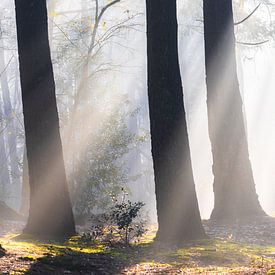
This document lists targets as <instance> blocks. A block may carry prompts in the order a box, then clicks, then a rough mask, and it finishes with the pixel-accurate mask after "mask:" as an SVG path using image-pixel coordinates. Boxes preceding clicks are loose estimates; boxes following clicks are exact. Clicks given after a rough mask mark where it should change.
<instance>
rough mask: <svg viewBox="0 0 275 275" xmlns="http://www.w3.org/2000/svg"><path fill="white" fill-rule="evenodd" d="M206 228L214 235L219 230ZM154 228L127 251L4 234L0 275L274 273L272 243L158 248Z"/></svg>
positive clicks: (227, 238)
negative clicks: (4, 251) (8, 274)
mask: <svg viewBox="0 0 275 275" xmlns="http://www.w3.org/2000/svg"><path fill="white" fill-rule="evenodd" d="M209 228H210V227H209ZM209 228H208V229H207V230H208V231H209V230H211V232H212V233H213V234H214V233H215V230H216V234H217V231H218V230H219V229H218V227H216V229H215V230H214V229H213V228H212V229H209ZM156 229H157V228H156V226H155V225H151V226H150V227H149V231H148V233H147V234H146V235H145V236H144V237H143V238H142V239H141V241H140V242H139V243H136V244H135V243H133V244H132V245H131V246H129V247H125V246H123V245H119V244H117V245H112V246H111V245H109V244H108V243H100V242H96V243H94V244H92V245H84V244H83V243H81V241H80V237H78V236H76V237H73V238H71V239H70V240H69V241H67V242H66V243H58V242H53V241H51V240H44V241H41V240H40V241H38V240H36V239H35V238H33V237H31V236H28V235H18V234H17V235H16V234H11V235H6V236H4V237H2V238H1V239H0V243H1V244H2V246H3V248H4V249H5V250H6V254H5V255H3V256H2V257H1V258H0V270H1V272H3V273H5V272H10V273H11V274H13V273H15V274H48V273H51V272H55V273H56V274H64V273H68V274H90V273H91V272H95V274H178V273H179V274H182V273H183V274H199V273H205V272H209V273H210V274H228V273H232V272H234V273H235V274H267V272H269V274H274V273H272V272H274V268H275V246H274V244H273V246H272V245H268V244H265V245H252V244H245V243H242V242H239V241H238V239H237V238H236V241H233V240H230V236H224V237H222V236H218V238H216V239H209V240H202V241H196V242H190V243H188V244H186V245H184V246H177V245H169V244H160V243H157V242H154V241H153V239H154V237H155V233H156ZM211 232H210V231H209V232H208V233H211ZM217 235H218V234H217ZM214 237H215V236H213V238H214ZM272 269H273V271H272ZM58 272H59V273H58Z"/></svg>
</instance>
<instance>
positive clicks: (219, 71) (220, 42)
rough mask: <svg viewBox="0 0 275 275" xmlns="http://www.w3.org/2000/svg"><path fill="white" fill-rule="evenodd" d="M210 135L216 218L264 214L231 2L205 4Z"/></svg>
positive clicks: (208, 1)
mask: <svg viewBox="0 0 275 275" xmlns="http://www.w3.org/2000/svg"><path fill="white" fill-rule="evenodd" d="M203 4H204V7H203V10H204V36H205V63H206V84H207V107H208V121H209V135H210V140H211V144H212V154H213V174H214V195H215V205H214V210H213V212H212V215H211V219H212V220H217V221H224V220H243V219H247V218H249V217H256V216H263V215H265V213H264V211H263V210H262V208H261V206H260V204H259V200H258V196H257V194H256V189H255V183H254V179H253V173H252V168H251V163H250V160H249V153H248V142H247V137H246V132H245V122H244V118H243V113H242V98H241V94H240V89H239V83H238V78H237V70H236V56H235V34H234V23H233V11H232V1H229V0H204V2H203Z"/></svg>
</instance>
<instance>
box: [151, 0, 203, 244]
mask: <svg viewBox="0 0 275 275" xmlns="http://www.w3.org/2000/svg"><path fill="white" fill-rule="evenodd" d="M146 6H147V55H148V96H149V109H150V123H151V141H152V157H153V164H154V172H155V185H156V200H157V214H158V223H159V229H158V233H157V238H158V239H159V240H161V241H172V242H181V241H186V240H191V239H199V238H204V237H205V233H204V230H203V227H202V223H201V218H200V213H199V208H198V202H197V197H196V191H195V184H194V179H193V173H192V167H191V158H190V148H189V140H188V134H187V126H186V120H185V110H184V105H183V90H182V83H181V76H180V69H179V61H178V45H177V43H178V40H177V18H176V0H147V1H146Z"/></svg>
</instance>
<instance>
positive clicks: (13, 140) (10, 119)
mask: <svg viewBox="0 0 275 275" xmlns="http://www.w3.org/2000/svg"><path fill="white" fill-rule="evenodd" d="M0 30H1V22H0ZM0 72H1V76H0V79H1V81H0V82H1V91H2V99H3V111H4V116H5V117H4V118H5V120H6V125H7V128H6V133H7V145H8V159H9V165H10V168H11V176H12V177H11V180H12V183H13V184H15V185H17V186H14V187H13V189H18V190H19V188H20V187H19V175H20V171H19V162H18V155H17V131H16V127H15V125H14V116H13V108H12V105H11V98H10V88H9V84H8V76H7V67H6V62H5V52H4V43H3V38H2V35H1V36H0ZM13 195H14V194H13Z"/></svg>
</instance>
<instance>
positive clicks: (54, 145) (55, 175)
mask: <svg viewBox="0 0 275 275" xmlns="http://www.w3.org/2000/svg"><path fill="white" fill-rule="evenodd" d="M15 6H16V24H17V38H18V51H19V67H20V79H21V88H22V101H23V114H24V125H25V134H26V148H27V158H28V165H29V182H30V211H29V218H28V222H27V225H26V228H25V230H24V232H25V233H28V234H35V235H42V236H52V237H67V236H70V235H72V234H74V233H75V225H74V218H73V213H72V207H71V202H70V197H69V192H68V187H67V181H66V175H65V168H64V161H63V152H62V145H61V138H60V133H59V119H58V112H57V106H56V97H55V83H54V76H53V68H52V63H51V57H50V48H49V40H48V25H47V8H46V0H29V1H25V0H15Z"/></svg>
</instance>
